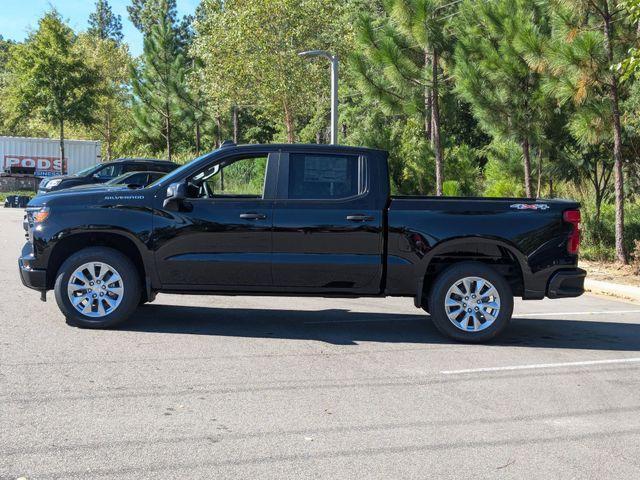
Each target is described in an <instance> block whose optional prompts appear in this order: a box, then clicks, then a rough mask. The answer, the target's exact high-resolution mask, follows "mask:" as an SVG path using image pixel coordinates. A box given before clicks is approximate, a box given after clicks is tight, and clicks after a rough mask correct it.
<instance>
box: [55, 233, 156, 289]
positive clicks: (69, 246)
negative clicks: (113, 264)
mask: <svg viewBox="0 0 640 480" xmlns="http://www.w3.org/2000/svg"><path fill="white" fill-rule="evenodd" d="M138 243H139V241H138V240H137V239H135V240H134V239H133V238H131V236H129V235H126V234H125V233H121V232H117V233H116V232H111V231H98V232H77V233H72V234H70V235H67V236H64V237H63V238H62V239H60V240H59V241H58V242H56V244H55V245H54V247H53V249H52V250H51V253H50V254H49V260H48V264H47V289H52V288H53V286H54V284H55V280H56V277H57V275H58V270H59V269H60V266H61V265H62V263H63V262H64V261H65V260H66V259H67V258H69V256H70V255H72V254H73V253H75V252H77V251H79V250H82V249H83V248H86V247H108V248H113V249H114V250H117V251H119V252H121V253H122V254H124V255H125V256H126V257H127V258H129V259H131V261H132V262H133V264H134V265H135V267H136V270H137V271H138V274H139V277H140V281H141V282H142V286H143V295H144V296H145V298H149V297H150V296H151V281H150V279H149V274H150V272H151V265H149V261H148V260H146V259H145V257H144V255H143V254H142V251H141V248H140V246H139V245H138Z"/></svg>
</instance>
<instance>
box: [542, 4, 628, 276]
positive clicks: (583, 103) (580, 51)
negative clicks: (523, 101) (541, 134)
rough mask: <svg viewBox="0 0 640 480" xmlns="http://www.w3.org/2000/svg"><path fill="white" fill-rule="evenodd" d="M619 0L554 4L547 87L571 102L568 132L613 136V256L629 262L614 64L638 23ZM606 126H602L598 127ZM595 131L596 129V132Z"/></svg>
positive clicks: (581, 136) (584, 138)
mask: <svg viewBox="0 0 640 480" xmlns="http://www.w3.org/2000/svg"><path fill="white" fill-rule="evenodd" d="M619 12H620V5H618V1H617V0H563V2H562V3H560V4H558V5H556V6H555V8H554V9H553V19H554V21H553V26H554V29H553V43H552V44H551V46H550V48H549V52H548V54H547V57H548V59H547V63H548V71H549V72H550V77H551V78H550V81H549V86H548V90H549V92H550V93H552V94H554V95H555V96H556V97H557V98H558V100H559V101H560V102H561V103H568V102H570V103H572V104H573V105H574V106H575V113H574V115H573V117H572V118H571V119H570V124H569V127H570V129H571V132H572V134H573V135H574V137H576V139H577V140H578V141H579V142H580V143H582V144H583V145H594V144H601V142H602V140H603V138H604V137H609V138H610V139H612V140H613V172H614V191H615V210H616V221H615V246H616V257H617V259H618V261H620V262H621V263H623V264H626V263H627V262H628V258H627V252H626V248H625V239H624V202H625V193H624V174H623V158H622V156H623V150H622V148H623V138H622V126H621V117H622V113H621V106H620V105H621V97H622V96H623V94H624V88H623V85H622V84H621V82H620V76H621V74H622V73H623V71H622V70H621V69H618V68H614V67H615V65H617V64H619V62H621V61H622V59H623V58H624V56H625V55H626V54H627V52H628V50H629V47H630V46H631V45H632V42H633V41H634V40H635V38H636V28H637V26H636V24H635V23H632V22H630V21H629V19H627V18H625V17H620V16H617V14H618V13H619ZM603 129H604V132H603V131H602V130H603ZM596 133H597V135H596Z"/></svg>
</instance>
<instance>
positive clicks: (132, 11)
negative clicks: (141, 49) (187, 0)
mask: <svg viewBox="0 0 640 480" xmlns="http://www.w3.org/2000/svg"><path fill="white" fill-rule="evenodd" d="M127 12H128V13H129V19H130V20H131V23H133V25H134V26H135V27H136V28H137V29H138V30H139V31H140V32H141V33H142V34H143V35H149V33H150V32H151V28H152V27H153V26H154V25H155V24H157V23H158V22H159V19H160V18H161V17H167V18H168V20H169V23H171V25H173V26H174V29H175V32H176V39H177V43H178V46H179V49H180V50H181V51H182V53H183V54H185V53H186V52H185V51H186V49H187V46H188V45H189V43H190V40H191V37H192V35H193V32H192V29H191V23H192V21H193V17H192V16H190V15H185V16H184V17H182V19H180V20H178V9H177V6H176V0H132V1H131V5H129V6H128V7H127Z"/></svg>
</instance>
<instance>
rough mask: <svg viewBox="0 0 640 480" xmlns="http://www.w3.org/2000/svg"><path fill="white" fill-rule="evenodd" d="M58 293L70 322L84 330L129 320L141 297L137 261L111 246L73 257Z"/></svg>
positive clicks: (61, 271)
mask: <svg viewBox="0 0 640 480" xmlns="http://www.w3.org/2000/svg"><path fill="white" fill-rule="evenodd" d="M54 290H55V296H56V302H57V303H58V307H59V308H60V310H61V311H62V313H63V314H64V316H65V317H66V318H67V320H68V321H69V323H71V324H74V325H77V326H79V327H83V328H107V327H111V326H113V325H116V324H117V323H120V322H122V321H124V320H126V319H127V318H129V316H130V315H131V314H132V313H133V312H134V311H135V309H136V308H137V307H138V303H139V302H140V298H141V288H140V278H139V275H138V272H137V270H136V268H135V266H134V265H133V262H131V260H129V259H128V258H127V257H126V256H125V255H123V254H122V253H120V252H119V251H117V250H114V249H112V248H107V247H90V248H85V249H83V250H80V251H79V252H76V253H74V254H73V255H71V256H70V257H69V258H68V259H67V260H65V262H64V263H63V264H62V266H61V267H60V269H59V270H58V273H57V277H56V283H55V288H54Z"/></svg>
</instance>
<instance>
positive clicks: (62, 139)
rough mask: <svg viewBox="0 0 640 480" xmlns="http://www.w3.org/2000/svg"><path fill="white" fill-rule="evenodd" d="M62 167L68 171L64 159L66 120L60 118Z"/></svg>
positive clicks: (64, 171)
mask: <svg viewBox="0 0 640 480" xmlns="http://www.w3.org/2000/svg"><path fill="white" fill-rule="evenodd" d="M60 169H61V170H62V173H66V169H65V161H64V120H63V119H61V120H60Z"/></svg>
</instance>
